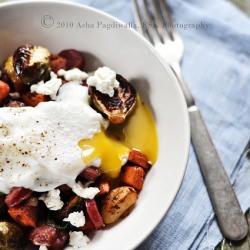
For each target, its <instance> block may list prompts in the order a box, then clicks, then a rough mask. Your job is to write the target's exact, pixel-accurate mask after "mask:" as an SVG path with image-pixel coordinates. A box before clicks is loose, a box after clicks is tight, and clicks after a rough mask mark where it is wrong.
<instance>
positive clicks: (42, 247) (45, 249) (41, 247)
mask: <svg viewBox="0 0 250 250" xmlns="http://www.w3.org/2000/svg"><path fill="white" fill-rule="evenodd" d="M39 250H48V248H47V247H46V246H40V247H39Z"/></svg>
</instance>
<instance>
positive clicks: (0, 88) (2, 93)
mask: <svg viewBox="0 0 250 250" xmlns="http://www.w3.org/2000/svg"><path fill="white" fill-rule="evenodd" d="M9 92H10V86H9V85H8V84H7V83H6V82H4V81H1V80H0V100H3V99H5V98H6V97H7V96H8V94H9Z"/></svg>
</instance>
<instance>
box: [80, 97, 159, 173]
mask: <svg viewBox="0 0 250 250" xmlns="http://www.w3.org/2000/svg"><path fill="white" fill-rule="evenodd" d="M79 146H80V147H81V148H82V149H83V161H84V162H85V163H86V164H89V163H91V162H92V161H94V160H95V159H98V158H99V159H101V169H102V170H103V171H104V172H105V173H106V174H107V175H109V176H110V177H111V178H115V177H117V176H118V175H119V173H120V170H121V167H122V165H123V164H124V160H126V159H127V157H128V154H129V152H130V150H132V149H133V148H134V149H139V150H140V151H141V152H142V153H144V154H145V155H146V156H147V157H148V160H149V161H150V162H152V164H154V163H155V161H156V159H157V154H158V138H157V132H156V126H155V122H154V119H153V116H152V114H151V112H150V110H149V108H148V107H147V106H146V105H145V104H144V103H143V102H142V100H141V98H140V97H138V98H137V105H136V107H135V110H134V111H133V113H132V114H131V115H130V116H129V117H127V120H126V122H125V123H123V124H119V125H115V124H110V126H109V128H108V129H107V131H105V132H100V133H96V134H95V135H94V136H93V138H92V139H83V140H81V141H80V143H79Z"/></svg>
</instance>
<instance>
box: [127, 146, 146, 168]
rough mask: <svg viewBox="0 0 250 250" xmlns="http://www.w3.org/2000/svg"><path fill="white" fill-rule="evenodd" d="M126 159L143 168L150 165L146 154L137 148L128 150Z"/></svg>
mask: <svg viewBox="0 0 250 250" xmlns="http://www.w3.org/2000/svg"><path fill="white" fill-rule="evenodd" d="M128 161H129V162H131V163H133V164H135V165H138V166H140V167H143V168H145V169H148V168H149V167H150V164H149V163H148V158H147V156H146V155H145V154H143V153H142V152H140V151H138V150H132V151H130V153H129V157H128Z"/></svg>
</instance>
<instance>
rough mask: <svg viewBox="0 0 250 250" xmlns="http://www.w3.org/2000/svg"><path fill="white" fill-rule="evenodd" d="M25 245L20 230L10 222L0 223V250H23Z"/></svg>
mask: <svg viewBox="0 0 250 250" xmlns="http://www.w3.org/2000/svg"><path fill="white" fill-rule="evenodd" d="M24 245H25V240H24V233H23V231H22V229H21V228H20V227H19V226H18V225H16V224H14V223H11V222H7V221H2V222H0V249H2V250H23V249H24Z"/></svg>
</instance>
